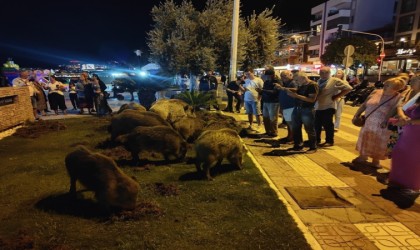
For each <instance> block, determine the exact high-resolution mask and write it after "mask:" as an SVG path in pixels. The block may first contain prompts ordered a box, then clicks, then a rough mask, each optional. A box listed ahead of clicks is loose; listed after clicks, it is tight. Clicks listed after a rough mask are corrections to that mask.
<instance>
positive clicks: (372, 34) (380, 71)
mask: <svg viewBox="0 0 420 250" xmlns="http://www.w3.org/2000/svg"><path fill="white" fill-rule="evenodd" d="M337 26H338V29H339V30H341V31H347V32H351V33H358V34H365V35H371V36H376V37H379V38H380V39H381V41H382V46H381V54H380V55H379V56H380V58H381V63H380V64H379V70H378V72H379V73H378V81H380V80H381V74H382V63H383V61H384V57H385V40H384V38H383V37H382V36H380V35H378V34H374V33H368V32H362V31H357V30H346V29H343V28H342V26H343V25H342V24H339V25H337ZM340 26H341V27H340Z"/></svg>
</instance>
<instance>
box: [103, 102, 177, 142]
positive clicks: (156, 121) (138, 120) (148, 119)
mask: <svg viewBox="0 0 420 250" xmlns="http://www.w3.org/2000/svg"><path fill="white" fill-rule="evenodd" d="M157 125H164V126H170V124H169V123H168V122H167V121H165V120H164V119H163V118H162V117H160V116H159V115H158V114H156V113H153V112H150V111H136V110H131V109H126V110H124V111H122V112H121V114H118V115H116V116H114V117H113V118H112V119H111V125H110V126H109V127H108V131H109V132H110V133H111V140H112V141H115V139H116V138H117V137H118V136H119V135H123V134H127V133H130V132H131V131H132V130H133V129H134V128H136V127H138V126H157Z"/></svg>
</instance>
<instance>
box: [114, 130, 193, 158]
mask: <svg viewBox="0 0 420 250" xmlns="http://www.w3.org/2000/svg"><path fill="white" fill-rule="evenodd" d="M116 141H117V142H119V143H121V144H123V145H124V147H125V149H126V150H127V151H129V152H130V153H131V156H132V159H133V163H134V164H136V165H137V164H138V162H139V153H141V152H155V153H160V154H162V155H163V157H164V158H165V160H166V161H169V160H170V157H171V156H172V157H173V158H175V159H176V160H182V159H184V157H185V154H186V153H187V149H188V144H187V142H186V141H185V140H184V139H183V138H182V137H181V136H180V135H179V133H178V132H176V131H175V130H174V129H173V128H171V127H168V126H154V127H137V128H135V129H133V131H132V132H131V133H129V134H126V135H121V136H119V137H118V138H117V139H116Z"/></svg>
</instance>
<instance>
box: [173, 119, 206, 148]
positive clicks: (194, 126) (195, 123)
mask: <svg viewBox="0 0 420 250" xmlns="http://www.w3.org/2000/svg"><path fill="white" fill-rule="evenodd" d="M204 125H205V124H204V121H203V120H202V119H199V118H197V117H182V118H181V119H179V120H177V121H175V122H174V123H173V124H172V127H173V128H174V129H175V130H176V131H178V133H179V134H180V135H181V136H182V137H183V138H184V139H185V140H186V141H188V142H193V141H194V140H195V139H197V137H198V136H199V135H200V134H201V132H202V130H203V128H204Z"/></svg>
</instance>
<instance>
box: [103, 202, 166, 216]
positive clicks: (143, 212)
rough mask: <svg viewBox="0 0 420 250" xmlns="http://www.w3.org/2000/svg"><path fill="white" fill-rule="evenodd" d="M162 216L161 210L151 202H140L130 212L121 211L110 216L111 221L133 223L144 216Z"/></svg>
mask: <svg viewBox="0 0 420 250" xmlns="http://www.w3.org/2000/svg"><path fill="white" fill-rule="evenodd" d="M150 215H152V216H162V215H163V210H162V209H161V208H160V207H159V205H157V204H154V203H151V202H142V203H139V204H137V206H136V208H135V209H133V210H131V211H122V212H119V213H118V214H114V215H113V216H111V218H110V220H111V221H133V220H140V219H141V218H144V217H146V216H150Z"/></svg>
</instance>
